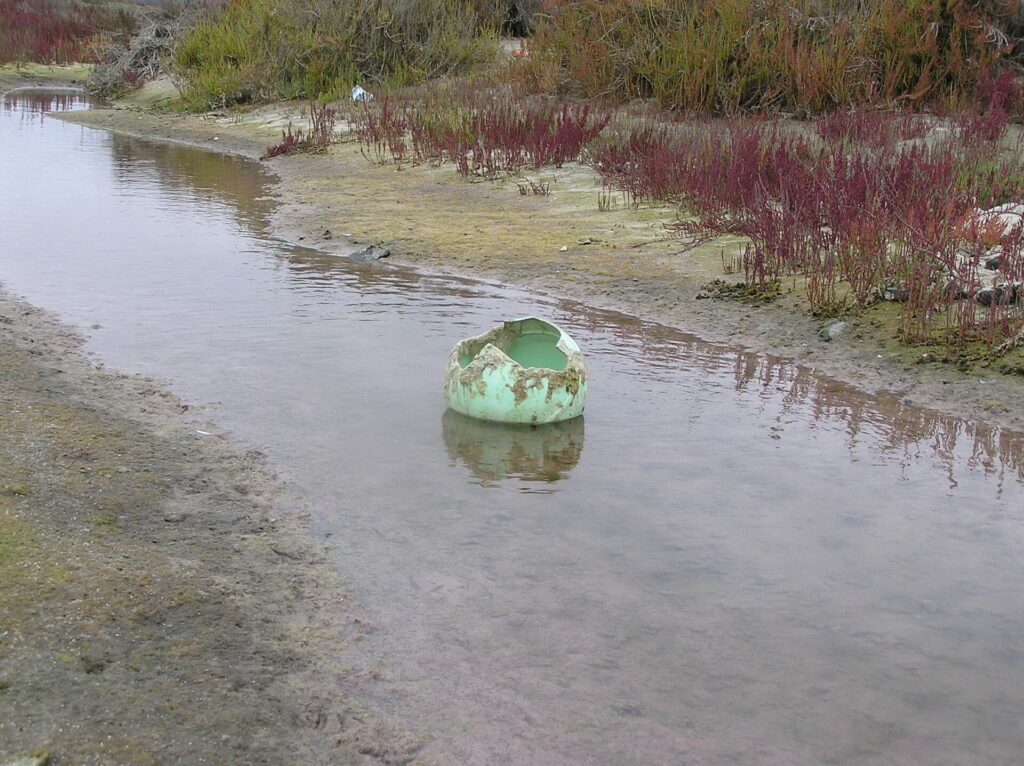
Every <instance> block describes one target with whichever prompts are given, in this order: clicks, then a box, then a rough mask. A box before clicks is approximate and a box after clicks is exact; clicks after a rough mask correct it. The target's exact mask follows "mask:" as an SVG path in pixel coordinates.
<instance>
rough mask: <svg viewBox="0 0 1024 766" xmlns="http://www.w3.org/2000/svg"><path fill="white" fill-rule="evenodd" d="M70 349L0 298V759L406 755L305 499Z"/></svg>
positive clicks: (359, 626) (57, 329)
mask: <svg viewBox="0 0 1024 766" xmlns="http://www.w3.org/2000/svg"><path fill="white" fill-rule="evenodd" d="M62 82H64V81H62V80H61V79H60V78H58V77H53V78H49V77H45V78H44V77H38V78H33V79H32V80H30V81H29V82H28V83H24V84H34V83H40V84H46V85H53V84H61V83H62ZM12 84H14V85H17V84H20V83H18V81H17V80H15V79H14V78H7V79H6V80H0V90H3V89H4V88H5V87H6V88H7V89H9V88H10V87H11V86H12ZM82 343H83V339H82V338H81V336H80V335H78V334H77V333H76V332H75V331H74V330H73V329H71V328H69V327H67V326H65V325H63V324H62V323H60V322H59V321H58V320H56V319H55V318H54V317H53V316H51V315H49V314H48V313H46V312H44V311H42V310H40V309H38V308H35V307H32V306H30V305H28V304H27V303H25V302H24V301H22V300H21V299H19V298H18V297H17V296H13V295H11V294H9V293H7V292H5V291H3V290H2V289H0V403H2V406H0V433H3V434H4V438H3V439H2V440H0V764H5V765H6V764H8V763H10V762H11V759H13V758H14V757H15V755H16V754H22V753H26V752H33V751H38V752H45V753H46V754H47V755H48V756H49V762H50V763H51V764H54V765H55V766H61V764H76V765H77V764H127V763H131V764H157V763H189V764H278V763H303V764H306V763H308V764H339V763H344V764H370V763H407V762H410V761H411V760H412V759H413V758H414V757H415V754H416V752H417V751H418V750H419V748H420V747H421V745H422V742H423V740H422V738H417V737H414V736H412V735H411V734H409V733H408V732H405V731H403V730H400V729H399V728H397V727H395V726H393V725H391V724H389V723H387V722H385V721H382V720H380V719H378V718H376V717H375V716H374V715H372V714H371V713H369V712H368V711H367V710H365V709H364V708H362V707H361V705H360V704H359V702H358V698H359V689H360V687H361V685H362V684H365V683H367V679H368V677H369V675H368V673H366V672H364V671H363V670H361V669H360V668H359V667H358V665H356V664H353V662H352V660H351V658H349V657H348V656H347V655H346V648H347V647H348V646H349V645H350V644H351V642H353V641H358V640H359V638H360V636H362V635H364V634H365V632H366V631H368V630H371V629H372V626H370V625H368V624H367V623H366V622H365V620H364V619H363V617H362V616H361V612H360V610H359V608H358V606H357V605H356V604H355V603H354V600H353V598H352V595H351V593H350V592H349V591H348V590H347V588H346V586H345V583H344V581H343V580H342V578H341V577H340V576H339V575H338V574H337V573H336V571H335V568H334V567H333V566H332V565H331V564H330V563H329V561H328V559H329V555H330V554H329V551H328V550H327V549H326V548H325V547H324V546H323V545H322V544H320V543H318V542H315V541H314V540H313V538H312V536H311V535H310V534H309V531H308V526H307V523H308V514H307V512H306V510H305V509H304V507H303V505H302V503H301V501H300V500H298V499H297V498H295V497H294V496H292V495H291V494H290V491H289V489H288V486H287V484H286V483H285V482H284V481H283V480H282V479H281V478H279V477H277V476H276V475H275V474H274V473H273V469H272V467H271V466H269V465H268V463H267V462H266V460H265V459H264V457H263V455H262V454H261V453H259V452H256V451H252V450H247V449H245V448H244V446H241V445H239V444H237V443H235V442H234V441H233V440H232V438H231V436H230V435H229V434H224V433H222V432H220V431H219V430H218V428H217V426H216V425H215V424H211V423H207V422H206V421H205V420H204V419H203V415H202V413H201V412H199V413H197V412H196V410H195V408H194V407H191V406H190V405H188V404H186V403H183V402H181V401H179V400H178V399H176V398H175V397H174V396H172V395H171V394H169V393H167V392H166V390H164V387H163V386H162V385H161V383H160V382H158V381H153V380H151V379H147V378H142V377H138V376H131V375H125V374H121V373H117V372H113V371H108V370H105V369H103V368H102V367H101V366H97V365H95V364H94V363H93V362H92V361H91V360H90V359H89V358H88V357H87V356H86V355H85V354H84V353H83V350H82Z"/></svg>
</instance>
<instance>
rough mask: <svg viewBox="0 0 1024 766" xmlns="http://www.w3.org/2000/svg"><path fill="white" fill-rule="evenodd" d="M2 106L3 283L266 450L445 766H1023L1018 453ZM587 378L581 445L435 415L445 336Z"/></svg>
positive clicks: (36, 110) (375, 698)
mask: <svg viewBox="0 0 1024 766" xmlns="http://www.w3.org/2000/svg"><path fill="white" fill-rule="evenodd" d="M78 106H81V104H80V103H78V102H77V101H76V100H75V99H74V98H72V97H69V96H67V95H66V94H64V95H58V94H49V95H47V94H25V93H22V94H15V95H13V96H10V97H8V98H7V100H6V101H5V102H4V104H3V108H2V110H0V141H2V144H3V146H5V147H6V149H5V152H4V157H3V172H2V173H0V192H2V196H0V198H2V199H3V200H4V201H3V203H2V205H0V231H2V232H3V245H2V247H0V281H2V282H3V283H4V284H5V285H7V286H8V287H9V288H10V289H12V290H13V291H15V292H18V293H20V294H23V295H24V296H26V297H27V298H28V299H29V300H30V301H31V302H33V303H35V304H37V305H40V306H42V307H44V308H48V309H51V310H54V311H56V312H57V313H58V314H59V315H61V316H62V317H64V318H65V319H67V320H68V321H70V322H72V323H73V324H75V325H77V326H79V327H82V328H84V329H87V330H88V331H89V334H90V336H91V337H90V341H89V345H88V348H89V350H90V351H91V352H92V353H94V354H95V355H96V356H97V357H98V358H99V359H100V360H102V361H103V362H105V363H106V364H108V365H111V366H116V367H118V368H121V369H124V370H127V371H130V372H139V373H142V374H147V375H154V376H158V377H160V378H161V379H165V380H167V381H168V383H169V385H170V386H171V387H172V388H173V390H174V391H175V392H176V393H178V394H179V395H181V396H182V397H184V398H185V399H186V400H188V401H192V402H196V403H200V404H206V405H208V408H209V409H208V414H209V415H210V417H212V418H213V419H215V420H216V421H217V422H218V423H219V424H221V425H223V427H225V428H226V429H229V430H230V431H232V432H234V433H235V434H236V435H237V436H238V437H239V438H240V439H242V440H243V441H244V442H247V443H250V444H253V445H255V446H258V447H260V448H262V449H264V450H266V451H267V452H268V453H269V455H270V457H271V460H272V461H273V462H274V463H276V464H277V465H279V466H280V467H281V468H282V470H283V473H284V474H285V475H286V476H288V477H290V478H291V479H292V482H293V487H294V489H295V491H296V492H299V493H301V495H302V497H303V498H304V500H305V502H306V503H307V504H308V505H309V507H310V508H311V509H312V512H313V515H314V526H315V530H316V532H317V533H318V534H322V535H324V536H327V537H328V538H329V539H330V540H331V541H332V542H333V544H334V545H335V546H336V548H335V552H336V556H337V562H338V567H339V568H340V569H341V571H342V572H344V573H345V575H346V576H347V577H348V579H349V582H350V583H351V585H352V587H353V590H354V591H355V593H356V596H357V598H358V599H359V600H360V601H361V602H362V603H363V604H364V605H365V607H366V611H367V613H368V615H369V618H370V620H371V621H372V622H373V624H374V625H375V628H376V629H375V630H374V631H372V632H371V633H369V634H368V635H367V637H366V638H365V639H364V640H363V641H361V642H359V643H358V644H356V645H354V646H353V649H352V655H351V656H350V657H346V658H341V659H342V661H344V662H347V663H352V664H353V665H356V666H358V667H361V668H364V669H367V670H368V678H369V677H370V676H373V677H375V678H376V679H377V680H373V681H367V685H366V688H365V693H366V695H367V700H368V701H369V703H370V704H372V705H373V706H375V707H376V708H378V709H379V710H381V711H382V712H384V713H386V714H388V715H392V716H395V717H397V718H398V719H400V720H401V721H402V722H404V723H405V724H406V725H408V726H410V727H412V728H413V729H416V730H419V731H422V732H426V733H429V734H430V735H432V739H431V740H430V742H429V744H428V745H427V746H426V748H425V750H424V754H425V755H426V756H430V757H432V758H436V759H438V760H442V761H447V762H450V763H457V764H501V763H509V764H530V765H543V764H682V763H686V764H729V763H736V764H780V765H782V764H785V765H787V766H798V765H800V764H808V765H809V764H823V763H833V764H950V765H952V764H977V765H984V764H1019V763H1020V762H1021V759H1022V753H1024V726H1022V721H1024V648H1022V647H1024V644H1022V643H1021V636H1022V635H1024V491H1022V487H1024V484H1022V469H1024V441H1022V437H1021V435H1019V434H1015V433H1007V432H1001V431H998V430H995V429H992V428H989V427H987V426H984V425H980V424H972V423H968V422H964V421H960V420H956V419H954V418H949V417H945V416H941V415H938V414H936V413H933V412H930V411H926V410H921V409H916V408H913V407H908V406H903V405H901V404H900V403H899V402H898V401H895V400H894V399H886V398H876V397H870V396H867V395H865V394H863V393H861V392H858V391H856V390H853V389H850V388H848V387H845V386H842V385H839V384H837V383H835V382H832V381H829V380H827V379H823V378H820V377H817V376H815V375H814V374H813V373H812V372H810V371H809V370H807V369H804V368H801V367H798V366H795V365H793V364H790V363H787V362H784V361H780V360H775V359H770V358H764V357H758V356H753V355H750V354H746V353H743V352H739V351H736V350H733V349H729V348H724V347H719V346H713V345H709V344H706V343H703V342H701V341H700V340H698V339H697V338H694V337H691V336H688V335H685V334H683V333H681V332H678V331H676V330H673V329H670V328H666V327H662V326H658V325H655V324H649V323H644V322H640V321H637V320H635V319H632V318H630V317H627V316H623V315H621V314H616V313H611V312H606V311H601V310H597V309H593V308H590V307H588V306H584V305H580V304H577V303H572V302H567V301H561V300H556V299H552V298H547V297H543V296H537V295H531V294H528V293H525V292H521V291H517V290H514V289H509V288H507V287H503V286H500V285H493V284H488V283H482V282H475V281H470V280H460V279H454V278H448V277H438V276H426V275H422V274H418V273H415V272H413V271H406V270H402V269H397V268H388V267H384V266H367V265H360V264H356V263H351V262H348V261H346V260H344V259H339V258H336V257H331V256H326V255H323V254H320V253H318V252H316V251H314V250H306V249H299V248H295V247H291V246H288V245H285V244H283V243H281V242H277V241H275V240H273V239H272V238H271V237H269V236H268V233H267V229H266V224H265V221H264V214H265V212H266V211H267V210H268V209H269V207H268V206H269V205H271V204H272V201H271V200H268V199H267V198H266V194H267V190H268V188H269V186H268V183H269V180H270V179H269V178H268V177H267V176H266V175H265V174H264V173H263V171H262V170H261V169H260V167H259V166H258V165H257V164H253V163H248V162H243V161H239V160H234V159H230V158H226V157H223V156H219V155H215V154H210V153H203V152H200V151H197V150H194V149H185V148H179V147H174V146H169V145H160V144H153V143H145V142H142V141H137V140H134V139H130V138H123V137H118V136H113V135H109V134H106V133H103V132H98V131H94V130H90V129H86V128H80V127H77V126H74V125H69V124H64V123H61V122H58V121H55V120H49V119H43V117H42V113H43V112H44V111H46V110H47V109H53V108H76V107H78ZM531 314H532V315H538V316H542V317H545V318H547V319H549V320H552V321H554V322H556V323H558V324H560V325H562V326H563V327H564V328H565V329H567V330H568V332H570V333H571V334H572V336H573V337H574V338H575V339H576V341H577V342H578V343H579V344H580V346H581V347H582V348H583V350H584V353H585V354H586V358H587V363H588V366H589V370H590V376H591V382H590V394H589V398H588V404H587V410H586V413H585V414H584V416H583V418H582V419H581V420H577V421H572V422H569V423H564V424H561V425H559V426H556V427H553V428H547V429H537V430H531V429H522V428H511V429H510V428H502V427H496V426H492V425H487V424H483V423H479V422H475V421H471V420H467V419H466V418H463V417H459V416H457V415H455V414H453V413H450V412H446V411H445V403H444V399H443V397H442V394H441V375H442V371H443V365H444V362H445V359H446V358H447V355H448V352H449V351H450V349H451V347H452V346H453V345H454V344H455V342H456V341H458V340H459V339H461V338H463V337H466V336H469V335H475V334H478V333H479V332H482V331H483V330H485V329H488V328H489V327H491V326H492V325H494V324H496V323H498V322H499V321H500V320H502V319H505V318H510V317H518V316H524V315H531Z"/></svg>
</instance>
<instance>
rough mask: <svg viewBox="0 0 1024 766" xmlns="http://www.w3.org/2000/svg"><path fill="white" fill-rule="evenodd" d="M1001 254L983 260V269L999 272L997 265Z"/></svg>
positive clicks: (1000, 259)
mask: <svg viewBox="0 0 1024 766" xmlns="http://www.w3.org/2000/svg"><path fill="white" fill-rule="evenodd" d="M1002 258H1003V256H1002V254H1001V253H1000V254H997V255H993V256H991V257H990V258H986V259H985V268H986V269H988V270H989V271H999V264H1000V262H1001V261H1002Z"/></svg>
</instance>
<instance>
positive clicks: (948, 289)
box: [943, 279, 971, 301]
mask: <svg viewBox="0 0 1024 766" xmlns="http://www.w3.org/2000/svg"><path fill="white" fill-rule="evenodd" d="M943 292H944V293H945V294H946V296H947V297H948V298H949V299H950V300H954V301H962V300H964V299H965V298H970V297H971V293H970V291H969V290H967V289H966V288H965V287H964V286H963V285H962V284H960V282H958V281H957V280H955V279H951V280H949V281H948V282H946V286H945V287H944V288H943Z"/></svg>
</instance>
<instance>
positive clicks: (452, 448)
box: [441, 410, 583, 491]
mask: <svg viewBox="0 0 1024 766" xmlns="http://www.w3.org/2000/svg"><path fill="white" fill-rule="evenodd" d="M441 427H442V431H443V434H444V444H445V448H446V449H447V450H448V457H449V458H451V460H452V462H453V463H457V462H458V463H462V464H463V465H465V466H466V468H468V469H469V470H470V472H471V473H472V474H473V475H474V476H475V477H476V478H478V479H479V480H480V481H479V482H478V483H479V484H480V485H482V486H486V485H488V484H489V483H492V482H499V481H503V480H505V479H520V480H522V481H526V482H548V483H553V482H556V481H559V480H560V479H564V478H566V477H567V476H568V475H569V473H570V472H571V471H572V469H573V468H575V467H576V464H577V463H579V461H580V455H581V454H582V453H583V418H581V417H580V418H573V419H572V420H565V421H562V422H560V423H546V424H542V425H537V426H530V425H516V424H511V423H489V422H487V421H483V420H477V419H476V418H471V417H468V416H466V415H461V414H459V413H458V412H455V411H454V410H446V411H445V413H444V415H443V416H442V418H441ZM524 491H536V490H530V489H525V490H524Z"/></svg>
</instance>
